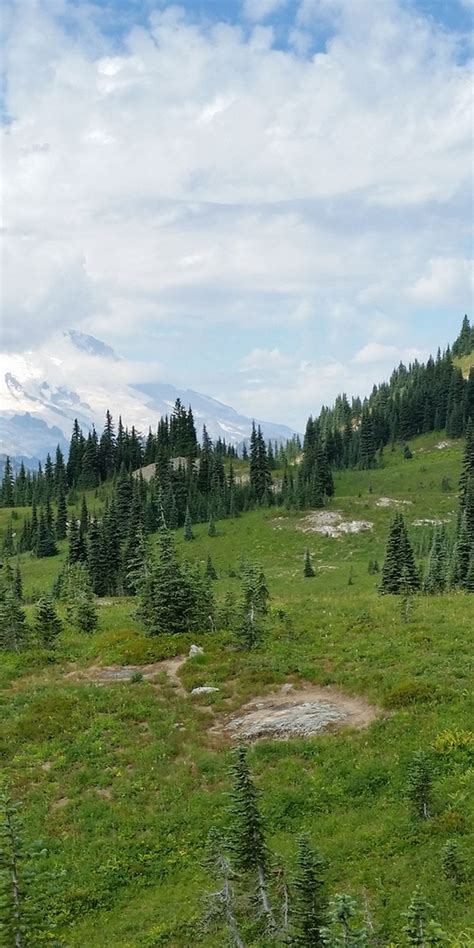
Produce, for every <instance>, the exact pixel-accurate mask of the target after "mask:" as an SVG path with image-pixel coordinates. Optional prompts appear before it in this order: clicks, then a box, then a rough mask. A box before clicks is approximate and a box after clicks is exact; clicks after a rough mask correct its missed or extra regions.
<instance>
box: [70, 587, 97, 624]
mask: <svg viewBox="0 0 474 948" xmlns="http://www.w3.org/2000/svg"><path fill="white" fill-rule="evenodd" d="M72 621H73V623H74V625H75V626H76V628H77V630H78V632H85V633H87V634H90V633H91V632H95V630H96V629H97V626H98V624H99V616H98V614H97V609H96V607H95V604H94V601H93V599H92V597H90V596H87V595H84V594H82V595H79V596H77V597H76V600H75V602H74V607H73V610H72Z"/></svg>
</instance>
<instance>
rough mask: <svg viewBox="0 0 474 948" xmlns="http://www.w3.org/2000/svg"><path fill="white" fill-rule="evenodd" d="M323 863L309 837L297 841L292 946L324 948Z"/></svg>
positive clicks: (325, 908) (302, 837) (325, 906)
mask: <svg viewBox="0 0 474 948" xmlns="http://www.w3.org/2000/svg"><path fill="white" fill-rule="evenodd" d="M322 868H323V862H322V859H321V857H320V856H319V854H318V853H316V852H315V851H314V850H313V849H312V848H311V846H310V843H309V840H308V838H307V837H306V836H301V837H300V839H299V841H298V856H297V871H296V876H295V879H294V881H293V890H294V893H295V895H294V902H293V911H292V915H293V928H294V936H293V938H292V941H291V943H292V944H294V945H298V946H300V948H323V946H324V945H325V942H324V940H323V934H322V928H323V925H324V921H325V917H326V912H327V903H326V899H325V898H324V895H323V881H322V879H321V872H322Z"/></svg>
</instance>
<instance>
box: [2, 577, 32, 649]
mask: <svg viewBox="0 0 474 948" xmlns="http://www.w3.org/2000/svg"><path fill="white" fill-rule="evenodd" d="M28 638H29V629H28V626H27V622H26V614H25V612H24V610H23V609H22V607H21V603H20V602H19V600H18V599H17V597H16V595H15V593H14V591H13V589H11V588H7V589H6V591H5V593H4V595H3V598H2V599H0V649H4V650H6V651H12V652H20V651H21V650H22V649H23V648H25V647H26V645H27V644H28Z"/></svg>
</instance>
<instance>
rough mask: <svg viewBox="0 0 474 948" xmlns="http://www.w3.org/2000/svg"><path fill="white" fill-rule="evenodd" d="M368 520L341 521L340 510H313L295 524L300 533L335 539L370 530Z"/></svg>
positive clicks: (370, 524)
mask: <svg viewBox="0 0 474 948" xmlns="http://www.w3.org/2000/svg"><path fill="white" fill-rule="evenodd" d="M372 527H373V523H372V522H371V521H370V520H343V517H342V514H341V512H340V510H314V511H313V512H312V513H310V514H307V516H306V517H303V518H302V519H301V520H299V521H298V523H297V524H296V529H297V530H300V531H301V533H319V534H321V536H325V537H333V538H334V539H337V538H339V537H342V536H345V535H347V534H348V533H362V532H364V531H367V530H372Z"/></svg>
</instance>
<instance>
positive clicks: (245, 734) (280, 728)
mask: <svg viewBox="0 0 474 948" xmlns="http://www.w3.org/2000/svg"><path fill="white" fill-rule="evenodd" d="M381 714H382V711H381V709H380V708H377V707H375V706H373V705H370V704H368V703H367V702H366V701H364V700H363V699H362V698H356V697H352V696H350V695H345V694H342V693H341V692H340V691H337V690H336V689H335V688H332V687H327V688H321V687H318V686H317V685H305V686H304V687H302V688H299V689H296V688H295V689H293V688H292V687H291V686H289V685H283V687H282V689H281V690H280V691H279V692H277V693H273V694H270V695H267V696H265V697H262V698H255V699H254V700H253V701H251V702H249V703H248V704H246V705H244V706H243V707H242V708H241V709H240V710H239V712H238V713H237V714H235V715H233V716H232V717H231V718H229V717H227V718H226V719H225V720H223V721H221V722H220V723H219V724H217V725H214V727H213V728H211V731H212V732H213V733H215V734H220V735H221V736H225V735H226V736H228V737H231V738H234V739H242V738H243V739H246V740H254V741H255V740H261V739H262V738H265V737H267V738H279V739H283V740H285V739H288V738H292V737H311V736H312V735H314V734H320V733H322V732H333V731H337V730H339V729H340V728H342V727H355V728H364V727H368V726H369V724H371V723H372V721H375V719H376V718H378V717H380V716H381Z"/></svg>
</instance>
